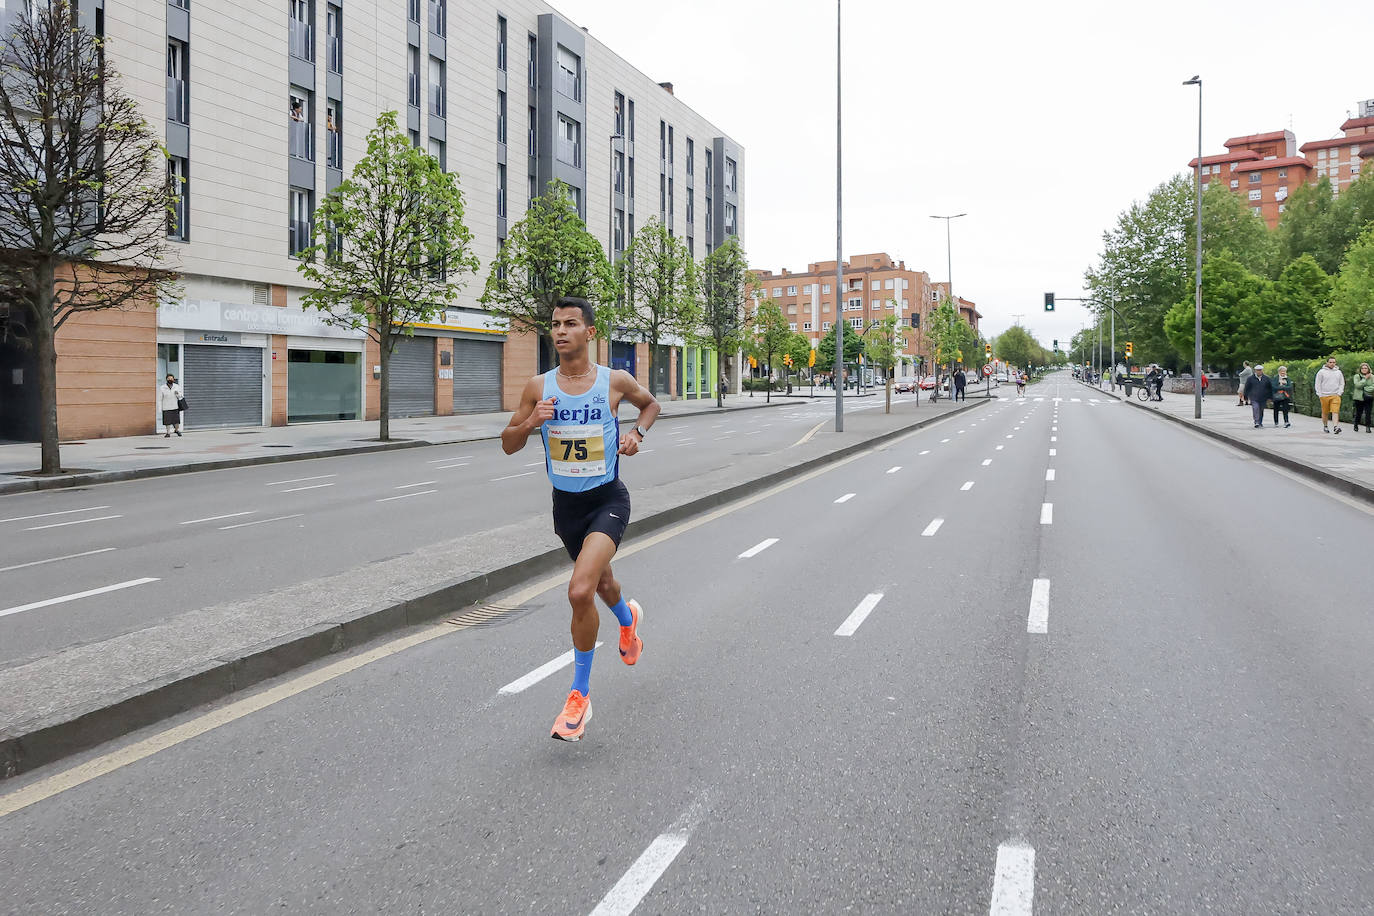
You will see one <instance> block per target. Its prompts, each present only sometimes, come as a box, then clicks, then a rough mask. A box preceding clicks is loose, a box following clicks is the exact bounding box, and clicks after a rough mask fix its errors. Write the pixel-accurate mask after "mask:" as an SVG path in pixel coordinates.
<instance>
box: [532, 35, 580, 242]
mask: <svg viewBox="0 0 1374 916" xmlns="http://www.w3.org/2000/svg"><path fill="white" fill-rule="evenodd" d="M538 37H539V61H538V68H537V71H538V74H539V88H538V89H537V90H536V91H535V98H536V99H537V101H536V103H535V104H536V105H537V106H538V109H539V124H538V151H539V155H538V157H537V166H536V167H537V171H536V172H535V177H536V178H537V179H538V182H539V188H540V190H541V191H542V190H543V189H544V188H546V187H547V186H548V183H549V182H550V181H553V180H554V179H558V180H559V181H562V182H564V183H565V184H567V185H568V186H570V187H573V188H577V189H578V192H579V193H578V197H580V198H581V199H582V210H583V212H582V214H581V215H582V217H583V218H584V219H585V218H586V215H587V214H586V198H587V193H586V192H587V155H588V149H589V145H590V137H589V136H588V131H587V105H586V99H587V88H586V84H587V79H586V73H587V57H586V55H587V42H586V36H585V35H584V34H583V33H582V30H581V29H579V28H577V27H576V26H574V25H572V24H571V23H569V22H567V21H566V20H564V19H563V18H562V17H560V16H558V15H557V14H556V13H544V14H542V15H540V17H539V33H538ZM560 45H561V46H563V47H565V48H567V49H568V50H569V51H571V52H572V53H573V54H575V55H577V58H578V60H579V61H580V62H581V63H580V68H579V69H580V72H579V74H578V78H579V86H580V89H581V91H580V93H579V95H580V96H581V98H580V99H572V98H569V97H568V96H566V95H564V94H563V93H562V92H559V91H557V89H556V88H555V87H556V85H557V82H558V80H557V68H558V47H559V46H560ZM560 114H561V115H565V116H566V117H568V118H569V119H571V120H573V121H576V122H577V123H578V124H579V125H580V136H579V153H580V156H579V158H580V160H581V161H580V162H578V163H577V164H576V165H574V164H571V163H567V162H563V161H562V160H560V159H559V158H558V143H559V137H558V116H559V115H560Z"/></svg>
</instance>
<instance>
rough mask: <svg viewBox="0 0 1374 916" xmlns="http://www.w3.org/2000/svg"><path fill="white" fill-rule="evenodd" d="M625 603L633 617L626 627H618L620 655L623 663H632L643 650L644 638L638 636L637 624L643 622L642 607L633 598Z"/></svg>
mask: <svg viewBox="0 0 1374 916" xmlns="http://www.w3.org/2000/svg"><path fill="white" fill-rule="evenodd" d="M625 604H626V605H627V606H628V607H629V608H630V613H631V614H633V615H634V618H633V622H632V623H631V624H630V625H629V626H628V627H621V628H620V657H621V658H622V659H624V661H625V664H627V665H633V664H634V663H635V662H637V661H639V653H641V652H643V651H644V640H642V639H640V638H639V625H640V624H641V623H643V622H644V608H642V607H640V606H639V602H638V601H636V600H634V599H633V598H631V599H630V600H629V601H626V602H625Z"/></svg>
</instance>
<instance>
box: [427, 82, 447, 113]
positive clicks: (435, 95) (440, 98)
mask: <svg viewBox="0 0 1374 916" xmlns="http://www.w3.org/2000/svg"><path fill="white" fill-rule="evenodd" d="M429 113H430V114H432V115H434V116H435V117H436V118H442V117H444V87H443V86H441V85H434V86H430V87H429Z"/></svg>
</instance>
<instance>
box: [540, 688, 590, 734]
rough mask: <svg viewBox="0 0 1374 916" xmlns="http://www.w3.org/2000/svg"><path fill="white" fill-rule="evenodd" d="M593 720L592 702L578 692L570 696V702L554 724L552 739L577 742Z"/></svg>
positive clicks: (565, 705)
mask: <svg viewBox="0 0 1374 916" xmlns="http://www.w3.org/2000/svg"><path fill="white" fill-rule="evenodd" d="M591 720H592V701H591V700H590V699H588V698H587V697H585V696H583V695H582V694H581V693H578V692H577V691H576V690H574V691H572V692H571V693H569V694H568V702H566V703H564V704H563V711H562V712H560V713H559V714H558V718H557V719H555V720H554V722H553V733H552V734H551V735H550V737H553V738H557V739H558V740H559V741H576V740H578V739H579V738H581V737H582V732H584V731H585V730H586V728H587V723H588V722H590V721H591Z"/></svg>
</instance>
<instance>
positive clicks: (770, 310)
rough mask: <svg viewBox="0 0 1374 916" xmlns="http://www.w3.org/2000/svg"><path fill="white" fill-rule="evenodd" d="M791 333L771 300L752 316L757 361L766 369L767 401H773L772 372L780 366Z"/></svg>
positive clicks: (785, 317) (784, 316)
mask: <svg viewBox="0 0 1374 916" xmlns="http://www.w3.org/2000/svg"><path fill="white" fill-rule="evenodd" d="M793 333H794V332H793V331H792V329H791V328H790V327H788V326H787V316H786V315H784V314H783V313H782V309H781V308H779V307H778V304H777V303H776V302H774V301H773V300H772V299H765V300H763V301H762V302H761V303H759V310H758V312H757V314H756V315H755V316H754V347H755V350H756V352H757V353H758V358H759V360H760V361H761V362H762V363H763V365H765V366H767V367H768V379H769V385H768V400H770V401H771V400H772V399H773V385H772V378H773V371H774V368H775V366H777V365H780V364H781V360H782V355H783V354H784V353H786V352H787V347H788V345H789V344H790V343H791V340H792V336H793Z"/></svg>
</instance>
